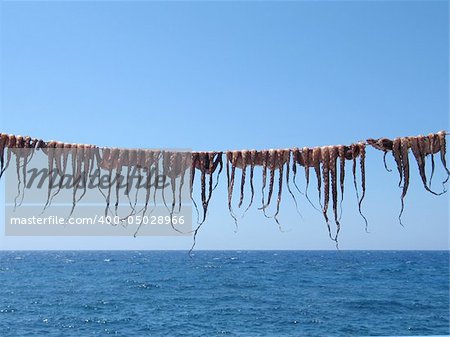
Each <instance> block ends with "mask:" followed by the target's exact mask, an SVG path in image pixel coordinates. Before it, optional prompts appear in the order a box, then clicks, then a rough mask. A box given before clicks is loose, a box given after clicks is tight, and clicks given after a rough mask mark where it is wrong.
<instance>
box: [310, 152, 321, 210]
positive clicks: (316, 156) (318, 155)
mask: <svg viewBox="0 0 450 337" xmlns="http://www.w3.org/2000/svg"><path fill="white" fill-rule="evenodd" d="M312 156H313V161H312V164H313V167H314V171H315V172H316V179H317V191H318V193H319V204H320V207H323V205H322V201H321V200H322V186H321V180H322V177H321V174H320V161H321V156H322V149H321V148H320V147H315V148H313V150H312Z"/></svg>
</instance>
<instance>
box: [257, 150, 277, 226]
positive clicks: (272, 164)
mask: <svg viewBox="0 0 450 337" xmlns="http://www.w3.org/2000/svg"><path fill="white" fill-rule="evenodd" d="M268 153H269V155H268V165H269V172H270V179H269V193H268V196H267V202H266V204H263V206H262V207H261V208H260V209H262V210H263V213H264V215H265V216H266V217H268V216H267V214H266V212H265V209H266V208H267V207H269V205H270V201H271V199H272V194H273V185H274V182H275V168H276V163H277V152H276V150H269V151H268Z"/></svg>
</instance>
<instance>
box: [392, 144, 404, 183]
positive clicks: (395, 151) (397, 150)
mask: <svg viewBox="0 0 450 337" xmlns="http://www.w3.org/2000/svg"><path fill="white" fill-rule="evenodd" d="M401 152H402V150H401V139H400V138H395V139H394V142H393V144H392V155H393V157H394V160H395V163H396V164H397V171H398V174H399V176H400V181H399V183H398V186H399V187H400V186H401V184H402V181H403V169H402V156H401Z"/></svg>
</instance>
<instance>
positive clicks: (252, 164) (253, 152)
mask: <svg viewBox="0 0 450 337" xmlns="http://www.w3.org/2000/svg"><path fill="white" fill-rule="evenodd" d="M256 156H257V152H256V150H251V151H250V193H251V196H250V202H249V204H248V206H247V208H246V209H245V211H244V214H243V215H242V216H244V215H245V213H247V211H248V210H249V208H250V207H251V206H252V204H253V198H254V197H255V187H254V186H253V176H254V171H255V165H256Z"/></svg>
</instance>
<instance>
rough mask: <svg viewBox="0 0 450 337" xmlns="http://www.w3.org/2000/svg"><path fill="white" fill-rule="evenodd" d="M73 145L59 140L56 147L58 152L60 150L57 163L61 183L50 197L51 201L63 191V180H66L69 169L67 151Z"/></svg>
mask: <svg viewBox="0 0 450 337" xmlns="http://www.w3.org/2000/svg"><path fill="white" fill-rule="evenodd" d="M71 146H72V145H71V144H64V143H60V142H58V143H57V144H56V148H57V149H58V152H59V153H58V155H57V157H58V161H59V163H58V164H57V168H58V167H59V168H58V172H59V183H58V189H57V190H56V192H55V193H53V195H52V196H51V197H50V203H51V202H52V201H53V198H54V197H55V196H57V195H58V194H59V192H60V191H61V188H62V186H63V182H64V178H65V174H66V170H67V159H68V156H69V151H67V149H70V148H71ZM55 151H56V150H55Z"/></svg>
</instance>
